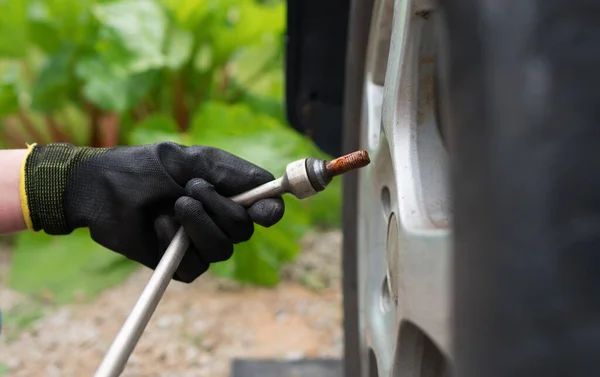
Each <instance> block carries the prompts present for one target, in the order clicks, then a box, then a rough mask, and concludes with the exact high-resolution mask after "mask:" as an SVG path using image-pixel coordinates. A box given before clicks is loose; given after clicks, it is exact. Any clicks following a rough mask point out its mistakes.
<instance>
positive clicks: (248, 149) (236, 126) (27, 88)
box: [0, 0, 340, 301]
mask: <svg viewBox="0 0 600 377" xmlns="http://www.w3.org/2000/svg"><path fill="white" fill-rule="evenodd" d="M284 29H285V2H284V1H283V0H271V1H261V0H205V1H197V0H85V1H81V0H11V1H4V2H2V1H1V0H0V33H4V34H3V35H4V36H10V37H6V38H2V39H1V41H0V118H2V124H3V126H2V127H3V128H2V129H0V132H1V133H2V136H3V137H2V141H3V145H5V146H10V147H22V146H23V145H24V143H25V142H39V143H45V142H50V141H67V142H71V143H75V144H87V145H92V146H99V147H111V146H114V145H116V144H117V143H118V144H149V143H154V142H159V141H174V142H178V143H182V144H188V145H189V144H207V145H213V146H216V147H220V148H222V149H225V150H228V151H230V152H232V153H234V154H237V155H239V156H241V157H243V158H246V159H248V160H250V161H252V162H254V163H256V164H258V165H260V166H262V167H264V168H266V169H268V170H270V171H271V172H272V173H273V174H274V175H280V174H282V173H283V171H284V169H285V166H286V164H287V163H288V162H291V161H293V160H296V159H299V158H303V157H307V156H314V157H323V158H327V157H328V156H324V155H323V153H322V152H320V151H319V150H318V149H317V148H316V147H315V146H314V144H313V143H312V142H311V141H310V140H308V139H307V138H305V137H303V136H301V135H299V134H298V133H297V132H295V131H294V130H292V129H291V128H289V127H288V126H287V125H286V124H285V123H286V122H285V117H284V112H283V106H282V98H283V88H284V85H283V84H284V83H283V78H284V75H283V70H282V66H283V44H284ZM339 194H340V185H339V182H338V181H334V182H333V183H332V184H331V186H330V188H328V189H327V190H326V191H324V192H323V193H321V194H319V195H317V196H315V197H314V198H311V199H308V200H303V201H299V200H296V199H294V198H286V199H285V200H286V206H287V207H286V214H285V216H284V219H283V220H282V221H281V222H280V223H279V224H277V225H276V226H275V227H272V228H270V229H264V228H261V227H257V229H256V231H255V236H254V237H253V238H252V240H250V241H249V242H246V243H244V244H240V245H238V246H237V247H236V250H237V252H236V253H235V254H234V257H233V258H232V259H231V260H230V261H228V262H225V263H219V264H217V265H215V266H214V270H215V271H216V272H217V273H219V274H220V275H223V276H229V277H232V278H236V279H239V280H242V281H246V282H251V283H256V284H262V285H273V284H275V283H277V281H278V271H279V269H280V266H281V265H282V264H283V263H286V262H288V261H291V260H292V259H293V258H294V256H295V255H296V253H297V252H298V240H299V239H300V237H301V236H302V235H303V234H304V232H305V231H306V230H307V229H308V228H309V227H310V226H338V225H339V204H340V195H339ZM86 250H87V251H86ZM115 258H116V259H115ZM130 270H131V264H129V263H127V261H124V260H123V259H120V258H119V257H118V256H116V255H115V254H114V253H111V252H106V250H103V249H102V248H101V247H99V246H97V245H96V244H94V243H93V242H92V241H91V240H90V239H89V236H88V235H87V233H85V232H79V231H78V232H75V233H73V234H72V235H69V236H63V237H53V238H52V237H48V236H45V235H40V234H29V233H25V234H22V235H19V237H18V242H17V246H16V254H15V263H14V266H13V274H12V276H13V280H12V284H13V286H14V287H16V288H18V289H20V290H22V291H25V292H29V293H32V294H35V295H40V294H41V292H42V291H44V289H46V290H49V291H50V292H51V294H52V296H53V299H55V300H58V301H68V300H70V299H72V298H73V297H74V294H75V290H76V289H82V290H83V292H84V294H85V295H88V296H89V295H92V294H94V293H95V292H98V291H100V290H101V289H103V288H104V287H106V286H108V285H110V284H113V283H115V282H117V281H118V280H119V279H121V278H123V276H125V275H126V273H127V272H128V271H130ZM73 282H77V287H74V286H73V284H74V283H73Z"/></svg>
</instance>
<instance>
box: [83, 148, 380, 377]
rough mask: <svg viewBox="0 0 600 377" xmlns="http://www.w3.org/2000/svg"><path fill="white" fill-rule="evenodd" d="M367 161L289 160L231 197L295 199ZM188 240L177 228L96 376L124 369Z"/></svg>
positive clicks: (246, 201) (364, 156) (112, 376)
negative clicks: (279, 171)
mask: <svg viewBox="0 0 600 377" xmlns="http://www.w3.org/2000/svg"><path fill="white" fill-rule="evenodd" d="M369 163H370V159H369V155H368V153H367V152H366V151H357V152H353V153H350V154H348V155H345V156H342V157H339V158H336V159H334V160H332V161H330V162H327V161H325V160H320V159H316V158H304V159H301V160H297V161H294V162H291V163H289V164H288V165H287V167H286V169H285V174H284V175H283V176H282V177H280V178H277V179H275V180H273V181H270V182H267V183H265V184H263V185H261V186H258V187H256V188H254V189H252V190H249V191H246V192H244V193H242V194H239V195H236V196H233V197H232V198H231V200H233V201H234V202H236V203H238V204H240V205H242V206H245V207H247V206H249V205H251V204H252V203H254V202H256V201H258V200H260V199H266V198H272V197H275V196H280V195H283V194H292V195H294V196H295V197H296V198H298V199H304V198H308V197H309V196H313V195H315V194H317V193H318V192H320V191H323V190H324V189H325V188H326V187H327V186H328V185H329V183H331V180H332V179H333V177H335V176H338V175H340V174H344V173H346V172H348V171H351V170H354V169H358V168H361V167H364V166H367V165H368V164H369ZM189 244H190V240H189V238H188V236H187V235H186V234H185V232H184V230H183V227H181V228H179V230H178V231H177V233H176V234H175V237H173V240H172V241H171V243H170V245H169V247H168V248H167V250H166V251H165V253H164V255H163V257H162V258H161V260H160V262H159V263H158V265H157V266H156V268H155V270H154V272H153V274H152V276H151V277H150V279H149V280H148V283H147V284H146V287H145V288H144V290H143V291H142V294H141V295H140V297H139V299H138V301H137V302H136V304H135V306H134V307H133V309H132V310H131V312H130V313H129V316H128V317H127V319H126V320H125V323H124V324H123V326H122V327H121V330H120V331H119V333H118V334H117V336H116V337H115V340H114V341H113V343H112V344H111V346H110V348H109V350H108V352H107V353H106V355H105V356H104V359H103V360H102V363H101V364H100V366H99V367H98V370H97V371H96V374H95V375H94V376H95V377H117V376H119V375H120V374H121V373H122V372H123V370H124V368H125V364H126V363H127V360H129V357H130V356H131V353H132V352H133V349H134V348H135V346H136V345H137V342H138V340H139V339H140V337H141V336H142V333H143V332H144V329H145V328H146V325H147V324H148V321H149V320H150V317H151V316H152V314H153V313H154V311H155V310H156V307H157V306H158V303H159V302H160V299H161V298H162V295H163V294H164V292H165V290H166V289H167V286H168V285H169V282H170V281H171V279H172V278H173V275H174V274H175V271H176V270H177V267H178V266H179V263H181V260H182V258H183V256H184V254H185V251H186V250H187V248H188V246H189Z"/></svg>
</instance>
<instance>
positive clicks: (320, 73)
mask: <svg viewBox="0 0 600 377" xmlns="http://www.w3.org/2000/svg"><path fill="white" fill-rule="evenodd" d="M287 5H288V13H287V35H286V47H285V49H286V63H285V64H286V66H285V85H286V91H285V97H286V98H285V110H286V117H287V119H288V121H289V123H290V124H291V125H292V127H294V128H295V129H296V130H298V131H299V132H301V133H303V134H305V135H307V136H308V137H310V138H311V139H312V140H313V141H314V142H315V143H316V144H317V145H318V146H319V147H320V148H321V149H322V150H323V151H325V152H327V153H329V154H331V155H339V154H340V153H341V151H342V128H343V127H342V108H343V101H344V77H345V65H346V45H347V33H348V30H347V29H348V27H347V25H348V15H349V9H350V0H328V1H317V0H288V1H287Z"/></svg>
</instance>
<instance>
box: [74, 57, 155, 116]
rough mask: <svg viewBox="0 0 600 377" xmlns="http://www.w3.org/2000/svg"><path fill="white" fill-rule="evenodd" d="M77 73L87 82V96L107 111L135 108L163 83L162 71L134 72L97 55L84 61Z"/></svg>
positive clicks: (79, 65) (84, 89) (85, 92)
mask: <svg viewBox="0 0 600 377" xmlns="http://www.w3.org/2000/svg"><path fill="white" fill-rule="evenodd" d="M75 72H76V74H77V76H78V77H79V78H81V79H82V80H83V81H84V85H83V93H84V95H85V96H86V98H88V99H89V100H90V101H92V102H94V103H95V104H96V105H98V106H99V107H100V108H101V109H103V110H107V111H111V110H112V111H117V112H123V111H125V110H128V109H130V108H132V107H133V106H135V105H136V104H137V103H138V102H139V101H140V100H142V99H143V98H144V97H145V96H147V95H148V93H150V91H151V90H152V89H153V88H154V87H155V86H156V85H157V84H158V83H159V82H160V81H159V79H160V72H158V71H146V72H141V73H137V74H133V75H132V74H129V72H127V71H124V70H121V69H119V67H115V66H111V65H110V64H107V63H106V62H105V61H103V60H100V59H97V58H94V57H88V58H85V59H82V60H80V61H79V62H78V63H77V66H76V68H75Z"/></svg>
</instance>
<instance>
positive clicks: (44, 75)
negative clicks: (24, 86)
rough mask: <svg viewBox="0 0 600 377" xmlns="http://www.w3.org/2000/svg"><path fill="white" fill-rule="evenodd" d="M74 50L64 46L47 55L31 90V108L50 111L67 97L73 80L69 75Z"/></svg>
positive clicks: (61, 103)
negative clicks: (53, 53)
mask: <svg viewBox="0 0 600 377" xmlns="http://www.w3.org/2000/svg"><path fill="white" fill-rule="evenodd" d="M73 53H74V50H73V48H71V47H65V48H63V49H62V50H61V51H59V52H58V53H56V54H55V55H52V56H50V57H49V59H48V60H47V61H46V63H45V64H44V65H43V66H42V69H41V71H40V73H39V75H38V78H37V80H36V81H35V83H34V85H33V90H32V104H31V106H32V108H33V109H34V110H38V111H44V112H48V111H52V110H55V109H58V108H60V107H61V106H63V105H64V104H65V102H66V101H67V100H68V99H69V94H70V93H69V91H70V90H72V85H73V80H72V77H71V75H70V73H71V65H72V63H73Z"/></svg>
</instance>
